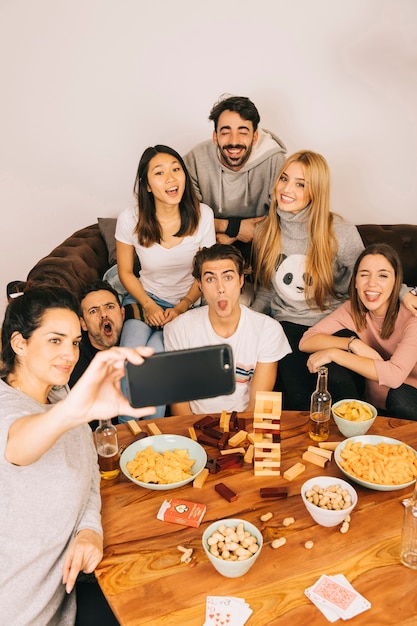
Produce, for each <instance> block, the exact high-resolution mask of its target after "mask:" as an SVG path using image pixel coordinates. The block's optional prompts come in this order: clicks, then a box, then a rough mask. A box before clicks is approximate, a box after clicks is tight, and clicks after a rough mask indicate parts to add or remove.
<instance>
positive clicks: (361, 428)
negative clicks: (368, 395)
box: [332, 398, 377, 437]
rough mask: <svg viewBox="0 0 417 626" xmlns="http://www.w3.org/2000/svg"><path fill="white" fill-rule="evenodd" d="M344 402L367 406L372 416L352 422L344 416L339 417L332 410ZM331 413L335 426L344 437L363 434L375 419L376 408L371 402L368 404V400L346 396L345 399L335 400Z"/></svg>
mask: <svg viewBox="0 0 417 626" xmlns="http://www.w3.org/2000/svg"><path fill="white" fill-rule="evenodd" d="M344 402H358V403H359V404H362V405H364V406H367V407H368V408H369V409H370V410H371V412H372V417H371V418H370V419H368V420H364V421H362V422H353V421H351V420H347V419H345V418H344V417H340V415H336V413H335V412H334V411H335V409H337V407H339V406H340V405H341V404H343V403H344ZM332 414H333V419H334V421H335V423H336V426H337V427H338V429H339V430H340V432H341V433H342V435H344V436H345V437H356V436H357V435H364V434H365V433H367V432H368V430H369V429H370V428H371V426H372V424H373V423H374V421H375V419H376V416H377V410H376V408H375V407H374V406H372V404H369V402H365V401H364V400H353V399H351V398H348V399H347V400H339V402H335V403H334V404H333V406H332Z"/></svg>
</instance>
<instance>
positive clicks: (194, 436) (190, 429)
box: [188, 426, 197, 441]
mask: <svg viewBox="0 0 417 626" xmlns="http://www.w3.org/2000/svg"><path fill="white" fill-rule="evenodd" d="M188 434H189V436H190V439H192V440H193V441H197V433H196V432H195V428H194V426H189V427H188Z"/></svg>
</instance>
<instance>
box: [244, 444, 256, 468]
mask: <svg viewBox="0 0 417 626" xmlns="http://www.w3.org/2000/svg"><path fill="white" fill-rule="evenodd" d="M253 450H254V448H253V444H250V445H249V446H248V449H247V450H246V452H245V456H244V457H243V461H244V462H245V463H252V462H253Z"/></svg>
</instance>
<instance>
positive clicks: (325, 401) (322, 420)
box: [308, 367, 332, 441]
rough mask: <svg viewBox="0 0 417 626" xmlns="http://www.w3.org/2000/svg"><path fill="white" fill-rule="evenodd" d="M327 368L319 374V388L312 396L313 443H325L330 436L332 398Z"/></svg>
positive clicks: (311, 427)
mask: <svg viewBox="0 0 417 626" xmlns="http://www.w3.org/2000/svg"><path fill="white" fill-rule="evenodd" d="M327 376H328V370H327V367H320V368H319V370H318V372H317V387H316V390H315V391H313V393H312V395H311V403H310V420H309V425H308V434H309V436H310V439H312V440H313V441H325V440H326V439H327V438H328V436H329V434H330V407H331V405H332V397H331V395H330V393H329V391H328V389H327Z"/></svg>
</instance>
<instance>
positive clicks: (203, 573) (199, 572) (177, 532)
mask: <svg viewBox="0 0 417 626" xmlns="http://www.w3.org/2000/svg"><path fill="white" fill-rule="evenodd" d="M307 419H308V414H307V413H298V412H290V411H287V412H285V411H284V412H283V415H282V418H281V424H282V446H281V449H282V468H281V474H282V473H283V472H284V471H285V470H286V469H288V468H289V467H290V466H291V465H293V464H294V463H295V462H297V461H300V460H301V455H302V453H303V452H304V451H305V450H306V449H307V446H308V445H310V444H311V443H312V442H311V441H310V439H309V438H308V435H307ZM196 420H197V417H196V416H190V417H188V416H187V417H180V418H178V417H175V418H165V419H161V420H157V421H156V423H157V425H158V426H159V428H160V429H161V430H162V432H164V433H176V434H182V435H188V431H187V428H188V426H190V425H192V424H193V423H194V422H195V421H196ZM150 421H152V420H150ZM144 424H146V422H144ZM331 430H332V432H331V436H330V439H331V440H336V439H337V440H341V439H342V437H341V435H340V434H339V433H338V431H337V428H336V426H335V425H334V424H332V427H331ZM119 434H120V441H121V443H122V444H123V443H124V444H128V443H131V442H132V441H133V440H134V439H135V438H134V437H133V436H132V435H131V433H130V431H129V429H128V428H127V426H126V425H122V426H119ZM369 434H384V435H387V436H390V437H394V438H395V439H400V440H401V441H404V442H405V443H407V444H409V445H411V446H413V447H414V448H417V424H416V423H415V422H408V421H404V420H397V419H390V418H379V417H378V418H377V419H376V421H375V423H374V425H373V426H372V428H371V431H370V433H369ZM306 465H307V469H306V471H305V472H304V473H303V474H301V476H300V477H299V478H297V479H295V480H294V481H292V482H288V481H286V480H285V479H284V478H282V476H281V477H280V478H279V479H276V478H269V477H268V478H264V477H255V476H254V475H253V469H252V467H251V466H250V465H245V466H244V468H243V469H241V470H229V471H224V472H221V473H220V474H216V475H210V476H209V478H208V480H207V482H206V484H205V485H204V487H203V489H195V488H193V487H192V486H187V487H183V488H182V489H178V490H173V491H151V490H147V489H142V488H141V487H139V486H137V485H135V484H134V483H132V482H130V481H129V480H127V479H126V478H125V477H124V476H123V475H121V476H120V477H119V478H117V479H116V480H114V481H110V482H107V483H106V482H105V481H102V499H103V526H104V537H105V550H104V558H103V560H102V562H101V563H100V566H99V567H98V569H97V572H96V573H97V577H98V580H99V583H100V585H101V587H102V589H103V591H104V593H105V595H106V597H107V599H108V601H109V602H110V605H111V606H112V608H113V611H114V613H115V614H116V616H117V618H118V620H119V622H120V624H122V626H136V625H139V624H148V625H152V626H155V624H158V625H166V626H176V625H178V626H179V625H181V626H202V624H203V623H204V619H205V603H206V597H207V595H231V596H238V597H240V598H244V599H245V600H246V602H248V603H249V604H250V606H251V608H252V609H253V614H252V616H251V617H250V619H249V620H248V622H247V623H248V624H249V625H250V626H269V625H271V626H272V625H277V626H278V625H283V626H284V625H285V626H288V625H291V626H321V625H322V624H323V625H324V624H328V623H329V622H327V620H326V619H325V618H324V617H323V615H322V614H321V613H320V612H319V610H318V609H317V608H316V607H315V606H314V605H313V604H312V603H311V602H310V601H309V600H308V599H307V598H306V596H305V595H304V589H305V588H306V587H308V586H310V585H312V584H313V583H314V582H315V581H316V580H317V579H318V578H319V577H320V575H321V574H324V573H325V574H329V575H334V574H339V573H343V574H344V575H345V576H346V577H347V578H348V580H349V581H350V582H351V583H352V584H353V585H354V587H355V588H356V589H357V590H358V591H359V592H360V593H361V594H362V595H364V596H365V597H366V598H367V599H368V600H369V601H370V602H371V603H372V608H371V609H370V610H368V611H366V612H365V613H362V614H361V615H358V616H357V617H355V618H354V619H353V620H352V621H353V623H354V624H355V626H356V625H358V626H359V625H366V626H369V625H370V624H372V626H374V625H378V626H379V625H384V624H386V625H390V626H391V625H392V624H396V625H399V624H402V625H408V626H411V625H412V624H413V625H415V624H416V623H417V572H416V571H413V570H410V569H408V568H407V567H405V566H403V565H401V563H400V562H399V539H400V532H401V524H402V519H403V510H404V509H403V506H402V504H401V501H402V499H404V498H405V497H408V496H409V495H410V494H411V493H412V489H411V488H409V489H404V490H401V491H391V492H381V491H373V490H368V489H364V488H361V487H360V486H358V485H355V486H356V489H357V491H358V496H359V502H358V505H357V507H356V509H355V510H354V511H353V514H352V521H351V525H350V530H349V532H348V533H347V534H345V535H343V534H341V533H340V532H339V527H335V528H324V527H322V526H318V525H317V524H315V522H314V521H313V520H312V518H311V517H310V516H309V514H308V513H307V511H306V509H305V508H304V505H303V503H302V500H301V497H300V488H301V485H302V483H303V482H304V481H305V480H306V479H307V478H309V477H311V476H320V475H322V474H328V475H331V476H335V477H340V478H342V477H343V476H342V474H341V473H340V471H339V470H338V467H337V465H336V463H335V462H334V461H333V460H332V461H331V462H330V464H328V465H327V467H326V468H325V469H322V468H319V467H317V466H315V465H312V464H310V463H306ZM216 482H225V483H226V484H227V485H228V486H230V487H231V488H232V489H233V490H234V491H236V492H237V493H238V495H239V497H238V500H237V501H235V502H232V503H228V502H227V501H226V500H224V499H223V498H222V497H221V496H219V494H218V493H217V492H215V490H214V484H215V483H216ZM273 485H280V486H284V485H285V486H287V487H288V498H287V499H285V500H265V499H261V498H260V496H259V488H260V487H268V486H273ZM172 496H175V497H183V498H185V499H188V500H193V501H195V502H202V503H205V504H206V505H207V512H206V515H205V517H204V520H203V522H202V524H201V525H200V527H199V528H189V527H185V526H179V525H176V524H170V523H167V522H162V521H159V520H157V519H156V514H157V511H158V509H159V507H160V504H161V503H162V502H163V500H165V499H166V498H167V497H172ZM268 511H272V512H273V513H274V516H273V518H272V519H271V520H270V521H268V522H266V523H262V522H260V520H259V517H260V515H262V514H263V513H265V512H268ZM287 516H292V517H294V518H295V520H296V521H295V524H294V525H292V526H289V527H288V528H285V527H283V525H282V520H283V519H284V518H285V517H287ZM222 517H241V518H243V519H246V520H248V521H250V522H253V523H254V524H256V525H257V526H258V527H259V528H260V529H261V530H262V533H263V536H264V547H263V550H262V553H261V554H260V556H259V558H258V560H257V562H256V563H255V565H254V566H253V568H252V569H251V570H250V571H249V572H248V573H247V574H246V575H245V576H244V577H242V578H238V579H228V578H224V577H222V576H221V575H220V574H218V573H217V572H216V571H215V570H214V568H213V567H212V565H211V564H210V563H209V561H208V560H207V557H206V555H205V553H204V551H203V548H202V546H201V536H202V533H203V531H204V529H205V528H206V526H207V525H208V524H210V523H211V522H212V521H214V520H216V519H219V518H222ZM282 535H285V536H286V538H287V543H286V545H285V546H283V547H281V548H279V549H277V550H273V549H272V548H271V546H270V543H271V541H272V540H273V539H274V538H276V537H278V536H282ZM307 540H313V541H314V547H313V549H312V550H306V549H305V547H304V543H305V542H306V541H307ZM179 544H181V545H183V546H189V547H192V548H194V556H195V559H196V561H197V564H196V566H195V567H190V566H189V565H185V564H181V563H180V552H179V551H178V549H177V546H178V545H179ZM339 623H341V622H339Z"/></svg>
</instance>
